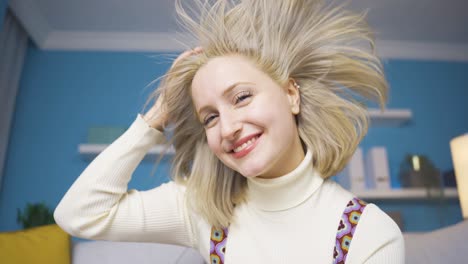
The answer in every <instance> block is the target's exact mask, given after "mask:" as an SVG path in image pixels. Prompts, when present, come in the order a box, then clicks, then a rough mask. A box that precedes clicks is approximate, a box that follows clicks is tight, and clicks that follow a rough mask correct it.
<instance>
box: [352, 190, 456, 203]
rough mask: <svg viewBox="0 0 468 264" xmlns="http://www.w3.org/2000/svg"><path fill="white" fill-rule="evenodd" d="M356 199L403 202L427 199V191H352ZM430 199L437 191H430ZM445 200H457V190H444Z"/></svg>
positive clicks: (436, 194)
mask: <svg viewBox="0 0 468 264" xmlns="http://www.w3.org/2000/svg"><path fill="white" fill-rule="evenodd" d="M351 192H352V193H354V194H355V195H356V196H357V197H359V198H361V199H364V200H365V199H375V200H405V199H427V198H428V196H427V191H426V189H425V188H402V189H390V190H362V191H357V190H356V191H353V190H351ZM431 195H432V196H431V197H434V198H435V197H437V196H438V190H431ZM444 196H445V198H451V199H454V198H455V199H456V198H458V191H457V188H445V189H444Z"/></svg>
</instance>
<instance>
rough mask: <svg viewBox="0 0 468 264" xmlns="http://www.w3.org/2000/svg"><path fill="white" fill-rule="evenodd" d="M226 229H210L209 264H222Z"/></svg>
mask: <svg viewBox="0 0 468 264" xmlns="http://www.w3.org/2000/svg"><path fill="white" fill-rule="evenodd" d="M227 235H228V229H227V228H223V229H215V228H214V227H212V228H211V238H210V264H224V254H225V253H226V242H227Z"/></svg>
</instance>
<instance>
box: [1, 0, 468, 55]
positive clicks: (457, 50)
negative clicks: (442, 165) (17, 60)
mask: <svg viewBox="0 0 468 264" xmlns="http://www.w3.org/2000/svg"><path fill="white" fill-rule="evenodd" d="M188 1H190V0H188ZM271 1H280V0H271ZM10 7H11V9H12V11H13V13H15V14H16V16H17V17H18V19H19V20H20V21H21V23H22V24H23V26H24V27H25V29H26V30H27V31H28V33H29V34H30V36H31V37H32V39H33V40H34V41H35V43H36V44H37V45H38V46H39V47H41V48H43V49H49V50H118V51H169V50H170V51H178V50H181V49H183V47H182V46H181V45H180V44H179V43H177V42H175V41H174V40H173V37H174V33H175V31H176V30H177V25H176V23H175V19H174V0H132V1H129V0H80V1H76V0H75V1H74V0H10ZM350 7H351V8H352V9H354V10H364V9H366V8H368V9H369V13H368V19H369V23H370V25H371V26H372V27H373V28H374V30H375V31H376V32H377V45H378V46H377V47H378V50H380V53H381V55H382V56H384V57H392V58H416V59H436V60H437V59H442V60H461V61H468V26H467V25H468V16H467V14H466V13H467V12H468V2H467V0H445V1H443V0H353V1H351V6H350Z"/></svg>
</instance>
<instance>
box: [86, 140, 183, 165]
mask: <svg viewBox="0 0 468 264" xmlns="http://www.w3.org/2000/svg"><path fill="white" fill-rule="evenodd" d="M108 146H109V145H108V144H80V145H78V152H79V154H80V156H81V157H83V158H84V159H86V160H92V159H94V158H95V157H96V156H97V155H99V153H101V152H102V151H103V150H104V149H106V148H107V147H108ZM164 148H165V146H164V145H155V146H154V147H152V148H151V149H150V150H149V151H148V153H147V154H146V156H145V160H151V161H155V160H156V159H157V158H158V157H159V154H161V153H162V152H163V150H164ZM174 153H175V151H174V148H170V149H169V150H168V151H167V154H168V155H174ZM167 154H166V155H167Z"/></svg>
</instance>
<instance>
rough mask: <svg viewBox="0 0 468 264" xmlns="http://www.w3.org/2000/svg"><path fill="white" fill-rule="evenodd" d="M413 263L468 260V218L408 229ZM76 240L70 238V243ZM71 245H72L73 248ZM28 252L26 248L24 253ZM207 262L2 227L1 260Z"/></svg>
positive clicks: (52, 231) (50, 231) (148, 247)
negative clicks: (428, 229)
mask: <svg viewBox="0 0 468 264" xmlns="http://www.w3.org/2000/svg"><path fill="white" fill-rule="evenodd" d="M403 236H404V239H405V250H406V263H408V264H419V263H421V264H422V263H424V264H440V263H450V264H466V263H468V261H467V260H466V259H465V258H464V257H463V253H465V252H468V243H466V242H465V240H466V238H467V237H468V221H462V222H460V223H457V224H455V225H451V226H448V227H444V228H441V229H438V230H434V231H431V232H424V233H404V234H403ZM70 242H71V243H70ZM70 249H71V250H70ZM25 252H27V253H25ZM70 259H71V263H72V264H128V263H131V264H150V263H151V264H159V263H161V264H165V263H167V264H185V263H191V264H202V263H205V262H204V260H203V258H202V257H201V256H200V254H199V253H198V252H197V251H195V250H194V249H190V248H185V247H180V246H175V245H165V244H156V243H135V242H111V241H86V240H70V237H69V235H68V234H66V233H65V232H64V231H63V230H61V229H60V228H59V227H58V226H57V225H49V226H44V227H37V228H32V229H29V230H22V231H15V232H6V233H3V234H2V233H0V260H1V261H0V263H2V264H18V263H36V264H39V263H47V264H55V263H57V264H59V263H61V264H63V263H69V261H70Z"/></svg>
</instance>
